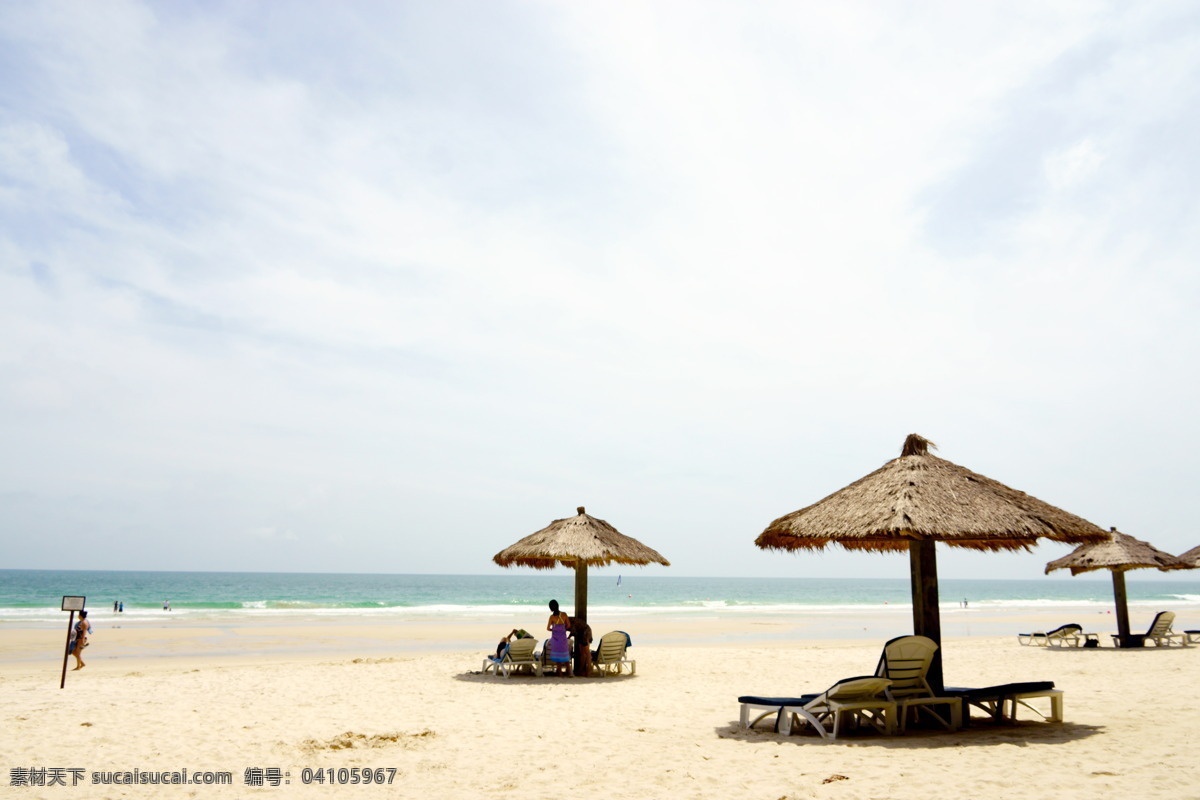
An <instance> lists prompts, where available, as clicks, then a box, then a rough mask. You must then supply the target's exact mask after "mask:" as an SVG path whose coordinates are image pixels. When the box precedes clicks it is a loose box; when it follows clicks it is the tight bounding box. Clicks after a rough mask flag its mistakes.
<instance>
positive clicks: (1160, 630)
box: [1112, 611, 1190, 647]
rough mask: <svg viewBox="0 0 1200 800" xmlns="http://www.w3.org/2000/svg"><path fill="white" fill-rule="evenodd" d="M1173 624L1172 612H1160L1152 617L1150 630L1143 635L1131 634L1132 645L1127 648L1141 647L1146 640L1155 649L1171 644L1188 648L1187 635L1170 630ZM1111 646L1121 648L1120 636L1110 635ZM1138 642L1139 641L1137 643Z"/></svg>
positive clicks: (1173, 615)
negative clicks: (1151, 643)
mask: <svg viewBox="0 0 1200 800" xmlns="http://www.w3.org/2000/svg"><path fill="white" fill-rule="evenodd" d="M1174 622H1175V612H1174V611H1160V612H1158V614H1156V615H1155V616H1154V621H1153V622H1151V623H1150V628H1149V630H1147V631H1146V632H1145V633H1144V634H1140V635H1139V634H1133V635H1131V636H1130V637H1129V638H1130V639H1132V640H1133V643H1132V644H1130V645H1129V646H1132V647H1141V646H1142V645H1143V644H1145V642H1146V640H1147V639H1149V640H1150V641H1152V642H1154V646H1155V647H1170V646H1171V645H1172V644H1176V643H1178V644H1179V646H1180V647H1187V646H1188V639H1189V638H1190V637H1189V636H1188V634H1187V633H1176V632H1175V631H1173V630H1171V625H1172V624H1173V623H1174ZM1112 638H1113V645H1114V646H1116V647H1120V646H1121V635H1120V634H1118V633H1114V634H1112ZM1139 640H1140V641H1139Z"/></svg>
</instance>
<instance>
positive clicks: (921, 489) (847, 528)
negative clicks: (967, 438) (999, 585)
mask: <svg viewBox="0 0 1200 800" xmlns="http://www.w3.org/2000/svg"><path fill="white" fill-rule="evenodd" d="M931 446H933V443H932V442H930V441H929V440H928V439H925V438H924V437H921V436H918V435H917V434H915V433H913V434H909V435H908V438H906V439H905V440H904V447H903V448H902V449H901V451H900V457H899V458H896V459H893V460H892V461H889V462H888V463H886V464H884V465H883V466H882V467H880V468H879V469H877V470H875V471H874V472H872V473H871V474H870V475H867V476H866V477H864V478H860V479H859V480H857V481H855V482H854V483H852V484H850V485H849V486H847V487H845V488H844V489H839V490H838V491H836V492H834V493H833V494H831V495H829V496H828V497H826V498H825V499H823V500H820V501H818V502H816V503H814V504H813V505H811V506H808V507H807V508H802V509H800V510H799V511H794V512H792V513H791V514H787V515H785V516H782V517H780V518H779V519H777V520H775V521H774V522H772V523H771V524H770V525H768V526H767V529H766V530H765V531H763V532H762V534H760V535H759V537H758V538H757V539H756V540H755V542H754V543H755V544H757V545H758V546H759V547H762V548H764V549H771V550H822V549H824V548H825V547H826V546H827V545H828V544H830V543H831V542H836V543H837V544H840V545H841V546H842V547H845V548H846V549H848V550H884V551H888V550H908V554H909V566H910V570H911V574H912V599H913V633H915V634H917V635H920V636H928V637H929V638H930V639H933V640H934V641H935V642H939V643H940V642H941V638H942V634H941V619H940V614H939V612H938V585H937V558H936V551H935V550H934V544H935V543H936V542H939V541H941V542H945V543H946V544H948V545H950V546H952V547H967V548H971V549H973V550H1028V549H1030V547H1031V546H1032V545H1033V544H1034V543H1035V542H1036V541H1037V540H1038V538H1040V537H1046V538H1047V539H1054V540H1056V541H1061V542H1072V543H1076V542H1087V541H1096V540H1101V539H1105V538H1107V536H1108V534H1107V533H1105V532H1104V530H1103V529H1102V528H1099V527H1097V526H1095V525H1093V524H1092V523H1090V522H1088V521H1087V520H1085V519H1082V518H1081V517H1077V516H1075V515H1074V514H1068V513H1067V512H1066V511H1063V510H1062V509H1059V508H1055V507H1054V506H1052V505H1050V504H1048V503H1043V502H1042V501H1041V500H1038V499H1037V498H1035V497H1030V496H1029V495H1027V494H1025V493H1024V492H1019V491H1017V490H1016V489H1010V488H1009V487H1007V486H1005V485H1004V484H1002V483H999V482H997V481H994V480H992V479H991V478H987V477H984V476H983V475H980V474H978V473H975V472H971V471H970V470H969V469H966V468H964V467H960V466H958V465H957V464H954V463H953V462H950V461H946V460H945V459H943V458H938V457H937V456H933V455H930V454H929V448H930V447H931ZM939 654H940V650H939ZM941 680H942V674H941V660H940V655H938V656H935V660H934V663H933V665H932V666H931V668H930V672H929V681H930V683H931V684H936V688H939V689H940V688H941Z"/></svg>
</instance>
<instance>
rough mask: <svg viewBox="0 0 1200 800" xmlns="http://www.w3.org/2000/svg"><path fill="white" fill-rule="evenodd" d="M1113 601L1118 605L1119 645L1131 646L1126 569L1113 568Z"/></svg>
mask: <svg viewBox="0 0 1200 800" xmlns="http://www.w3.org/2000/svg"><path fill="white" fill-rule="evenodd" d="M1113 602H1114V603H1116V606H1117V646H1118V647H1129V646H1130V636H1129V601H1128V600H1127V599H1126V597H1125V571H1124V570H1120V569H1114V570H1113Z"/></svg>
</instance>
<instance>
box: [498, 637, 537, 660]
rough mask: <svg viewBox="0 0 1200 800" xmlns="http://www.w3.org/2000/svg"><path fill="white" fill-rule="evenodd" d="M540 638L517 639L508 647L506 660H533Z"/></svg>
mask: <svg viewBox="0 0 1200 800" xmlns="http://www.w3.org/2000/svg"><path fill="white" fill-rule="evenodd" d="M537 643H538V640H537V639H534V638H532V637H530V638H528V639H515V640H513V641H512V642H510V643H509V645H508V649H507V650H505V651H504V660H505V661H532V660H533V651H534V650H536V649H537Z"/></svg>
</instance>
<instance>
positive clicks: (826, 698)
mask: <svg viewBox="0 0 1200 800" xmlns="http://www.w3.org/2000/svg"><path fill="white" fill-rule="evenodd" d="M891 683H892V682H891V681H889V680H888V679H887V678H880V677H878V676H866V677H858V678H846V679H844V680H840V681H838V682H837V683H835V684H834V685H833V686H830V687H829V688H828V689H826V690H825V691H824V692H821V693H820V694H806V695H801V696H800V697H755V696H751V695H745V696H743V697H739V698H738V702H739V703H741V716H740V718H739V722H740V724H741V726H742V727H743V728H752V727H754V725H755V724H757V723H758V722H759V721H760V720H762V719H765V718H766V717H769V716H771V715H772V714H774V715H775V730H776V732H778V733H782V734H784V735H785V736H786V735H788V734H790V733H791V732H792V722H793V721H796V722H798V723H800V722H807V723H808V724H809V725H811V726H812V727H813V730H815V731H816V732H817V733H818V734H820V736H821V738H822V739H837V737H838V733H840V732H842V730H843V727H844V726H843V715H845V720H846V721H850V720H853V721H854V722H856V723H858V722H865V723H866V724H868V725H870V726H871V727H873V728H875V729H876V730H878V731H880V732H882V733H887V734H890V733H892V732H893V731H894V730H895V716H896V703H895V702H894V701H892V700H890V699H888V697H887V695H886V692H887V689H888V687H889V686H891ZM755 712H757V713H758V716H756V717H754V719H753V720H751V719H750V715H751V714H752V713H755Z"/></svg>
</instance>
